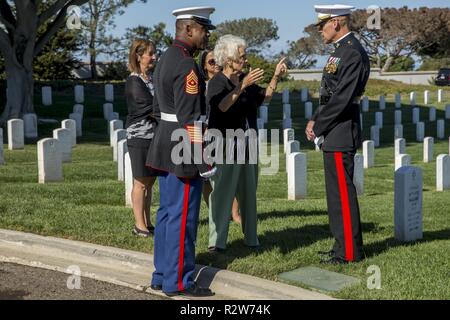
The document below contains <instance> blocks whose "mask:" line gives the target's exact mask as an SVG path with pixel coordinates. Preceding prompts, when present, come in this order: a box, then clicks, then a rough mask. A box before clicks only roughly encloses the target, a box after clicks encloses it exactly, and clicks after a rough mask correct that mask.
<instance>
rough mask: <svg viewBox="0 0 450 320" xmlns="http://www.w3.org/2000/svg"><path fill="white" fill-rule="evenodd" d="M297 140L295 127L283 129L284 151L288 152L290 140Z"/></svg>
mask: <svg viewBox="0 0 450 320" xmlns="http://www.w3.org/2000/svg"><path fill="white" fill-rule="evenodd" d="M292 140H295V132H294V129H291V128H289V129H284V130H283V146H284V153H286V149H287V145H288V143H289V141H292Z"/></svg>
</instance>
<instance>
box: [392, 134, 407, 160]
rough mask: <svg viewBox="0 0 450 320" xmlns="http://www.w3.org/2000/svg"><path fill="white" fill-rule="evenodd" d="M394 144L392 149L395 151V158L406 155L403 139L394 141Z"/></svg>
mask: <svg viewBox="0 0 450 320" xmlns="http://www.w3.org/2000/svg"><path fill="white" fill-rule="evenodd" d="M394 144H395V148H394V149H395V151H394V152H395V153H394V156H395V157H397V156H399V155H401V154H405V153H406V140H405V139H403V138H398V139H395V142H394Z"/></svg>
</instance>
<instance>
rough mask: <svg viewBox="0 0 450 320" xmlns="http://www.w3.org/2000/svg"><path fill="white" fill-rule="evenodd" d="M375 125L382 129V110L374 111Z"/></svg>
mask: <svg viewBox="0 0 450 320" xmlns="http://www.w3.org/2000/svg"><path fill="white" fill-rule="evenodd" d="M375 125H376V126H378V127H379V128H380V129H383V112H375Z"/></svg>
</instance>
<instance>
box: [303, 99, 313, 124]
mask: <svg viewBox="0 0 450 320" xmlns="http://www.w3.org/2000/svg"><path fill="white" fill-rule="evenodd" d="M312 111H313V104H312V102H311V101H308V102H305V119H308V120H310V119H311V118H312Z"/></svg>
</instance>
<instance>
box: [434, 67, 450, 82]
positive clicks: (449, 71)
mask: <svg viewBox="0 0 450 320" xmlns="http://www.w3.org/2000/svg"><path fill="white" fill-rule="evenodd" d="M434 83H435V84H436V85H437V86H450V68H441V69H439V72H438V75H437V77H436V80H435V81H434Z"/></svg>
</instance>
